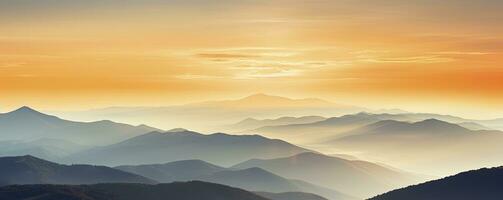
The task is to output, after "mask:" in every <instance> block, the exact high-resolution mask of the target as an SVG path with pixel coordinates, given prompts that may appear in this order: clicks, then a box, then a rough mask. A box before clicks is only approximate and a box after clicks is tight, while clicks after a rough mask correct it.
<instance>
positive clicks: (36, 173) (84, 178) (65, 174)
mask: <svg viewBox="0 0 503 200" xmlns="http://www.w3.org/2000/svg"><path fill="white" fill-rule="evenodd" d="M115 182H121V183H148V184H153V183H155V181H153V180H150V179H148V178H145V177H142V176H139V175H136V174H131V173H128V172H124V171H120V170H117V169H113V168H109V167H103V166H91V165H60V164H57V163H53V162H49V161H45V160H42V159H39V158H36V157H33V156H18V157H2V158H0V185H12V184H95V183H115ZM0 199H1V198H0Z"/></svg>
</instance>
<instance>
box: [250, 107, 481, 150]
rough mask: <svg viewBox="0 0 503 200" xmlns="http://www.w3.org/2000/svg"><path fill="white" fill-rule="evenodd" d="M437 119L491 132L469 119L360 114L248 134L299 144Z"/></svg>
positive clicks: (423, 115)
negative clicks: (384, 125) (364, 128)
mask: <svg viewBox="0 0 503 200" xmlns="http://www.w3.org/2000/svg"><path fill="white" fill-rule="evenodd" d="M433 117H440V118H445V119H449V120H451V121H454V123H459V124H458V125H460V126H462V127H464V128H468V129H471V130H489V129H490V128H487V127H485V126H483V125H480V124H478V123H476V122H472V121H469V120H467V119H463V118H458V117H454V116H449V115H436V114H421V113H400V114H387V113H381V114H373V113H367V112H361V113H357V114H350V115H344V116H341V117H331V118H327V119H325V120H322V121H317V122H313V123H298V124H287V125H273V126H270V125H265V126H263V127H261V128H257V129H254V130H249V131H248V132H252V133H259V134H262V135H265V136H268V137H274V138H281V139H285V140H287V141H292V142H296V143H306V142H307V143H318V142H320V141H323V140H326V139H329V138H332V139H333V138H337V137H343V136H346V135H348V134H347V132H348V131H350V130H353V129H356V128H360V127H362V126H365V125H370V124H372V123H376V122H379V121H385V120H393V121H402V122H420V121H424V120H427V119H433Z"/></svg>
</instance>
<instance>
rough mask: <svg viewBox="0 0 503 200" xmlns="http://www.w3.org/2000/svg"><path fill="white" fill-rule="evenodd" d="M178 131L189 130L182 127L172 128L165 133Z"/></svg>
mask: <svg viewBox="0 0 503 200" xmlns="http://www.w3.org/2000/svg"><path fill="white" fill-rule="evenodd" d="M179 132H189V130H187V129H184V128H174V129H170V130H168V131H166V133H179Z"/></svg>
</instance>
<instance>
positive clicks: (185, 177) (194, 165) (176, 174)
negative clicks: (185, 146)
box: [115, 160, 227, 183]
mask: <svg viewBox="0 0 503 200" xmlns="http://www.w3.org/2000/svg"><path fill="white" fill-rule="evenodd" d="M115 168H116V169H120V170H122V171H126V172H130V173H134V174H139V175H142V176H144V177H147V178H150V179H152V180H156V181H158V182H161V183H170V182H175V181H190V180H197V179H198V178H201V177H204V176H209V175H212V174H214V173H216V172H220V171H224V170H227V169H226V168H223V167H220V166H216V165H213V164H211V163H207V162H204V161H202V160H183V161H175V162H170V163H166V164H151V165H136V166H134V165H125V166H118V167H115Z"/></svg>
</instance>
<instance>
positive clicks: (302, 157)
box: [234, 153, 417, 197]
mask: <svg viewBox="0 0 503 200" xmlns="http://www.w3.org/2000/svg"><path fill="white" fill-rule="evenodd" d="M250 167H259V168H262V169H265V170H268V171H270V172H272V173H275V174H278V175H281V176H283V177H286V178H291V179H300V180H304V181H308V182H311V183H314V184H317V185H323V186H326V187H329V188H333V189H336V190H338V191H341V192H343V193H346V194H350V195H353V196H358V197H368V196H372V195H375V194H379V193H382V192H385V191H388V190H390V189H393V188H397V187H399V186H405V185H407V184H411V183H415V182H416V181H417V180H416V178H415V177H413V176H412V175H409V174H405V173H401V172H396V171H393V170H391V169H388V168H385V167H382V166H379V165H376V164H373V163H369V162H364V161H350V160H345V159H341V158H335V157H330V156H326V155H322V154H316V153H302V154H298V155H295V156H291V157H284V158H277V159H270V160H263V159H252V160H249V161H246V162H243V163H240V164H238V165H236V166H234V168H239V169H243V168H250Z"/></svg>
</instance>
